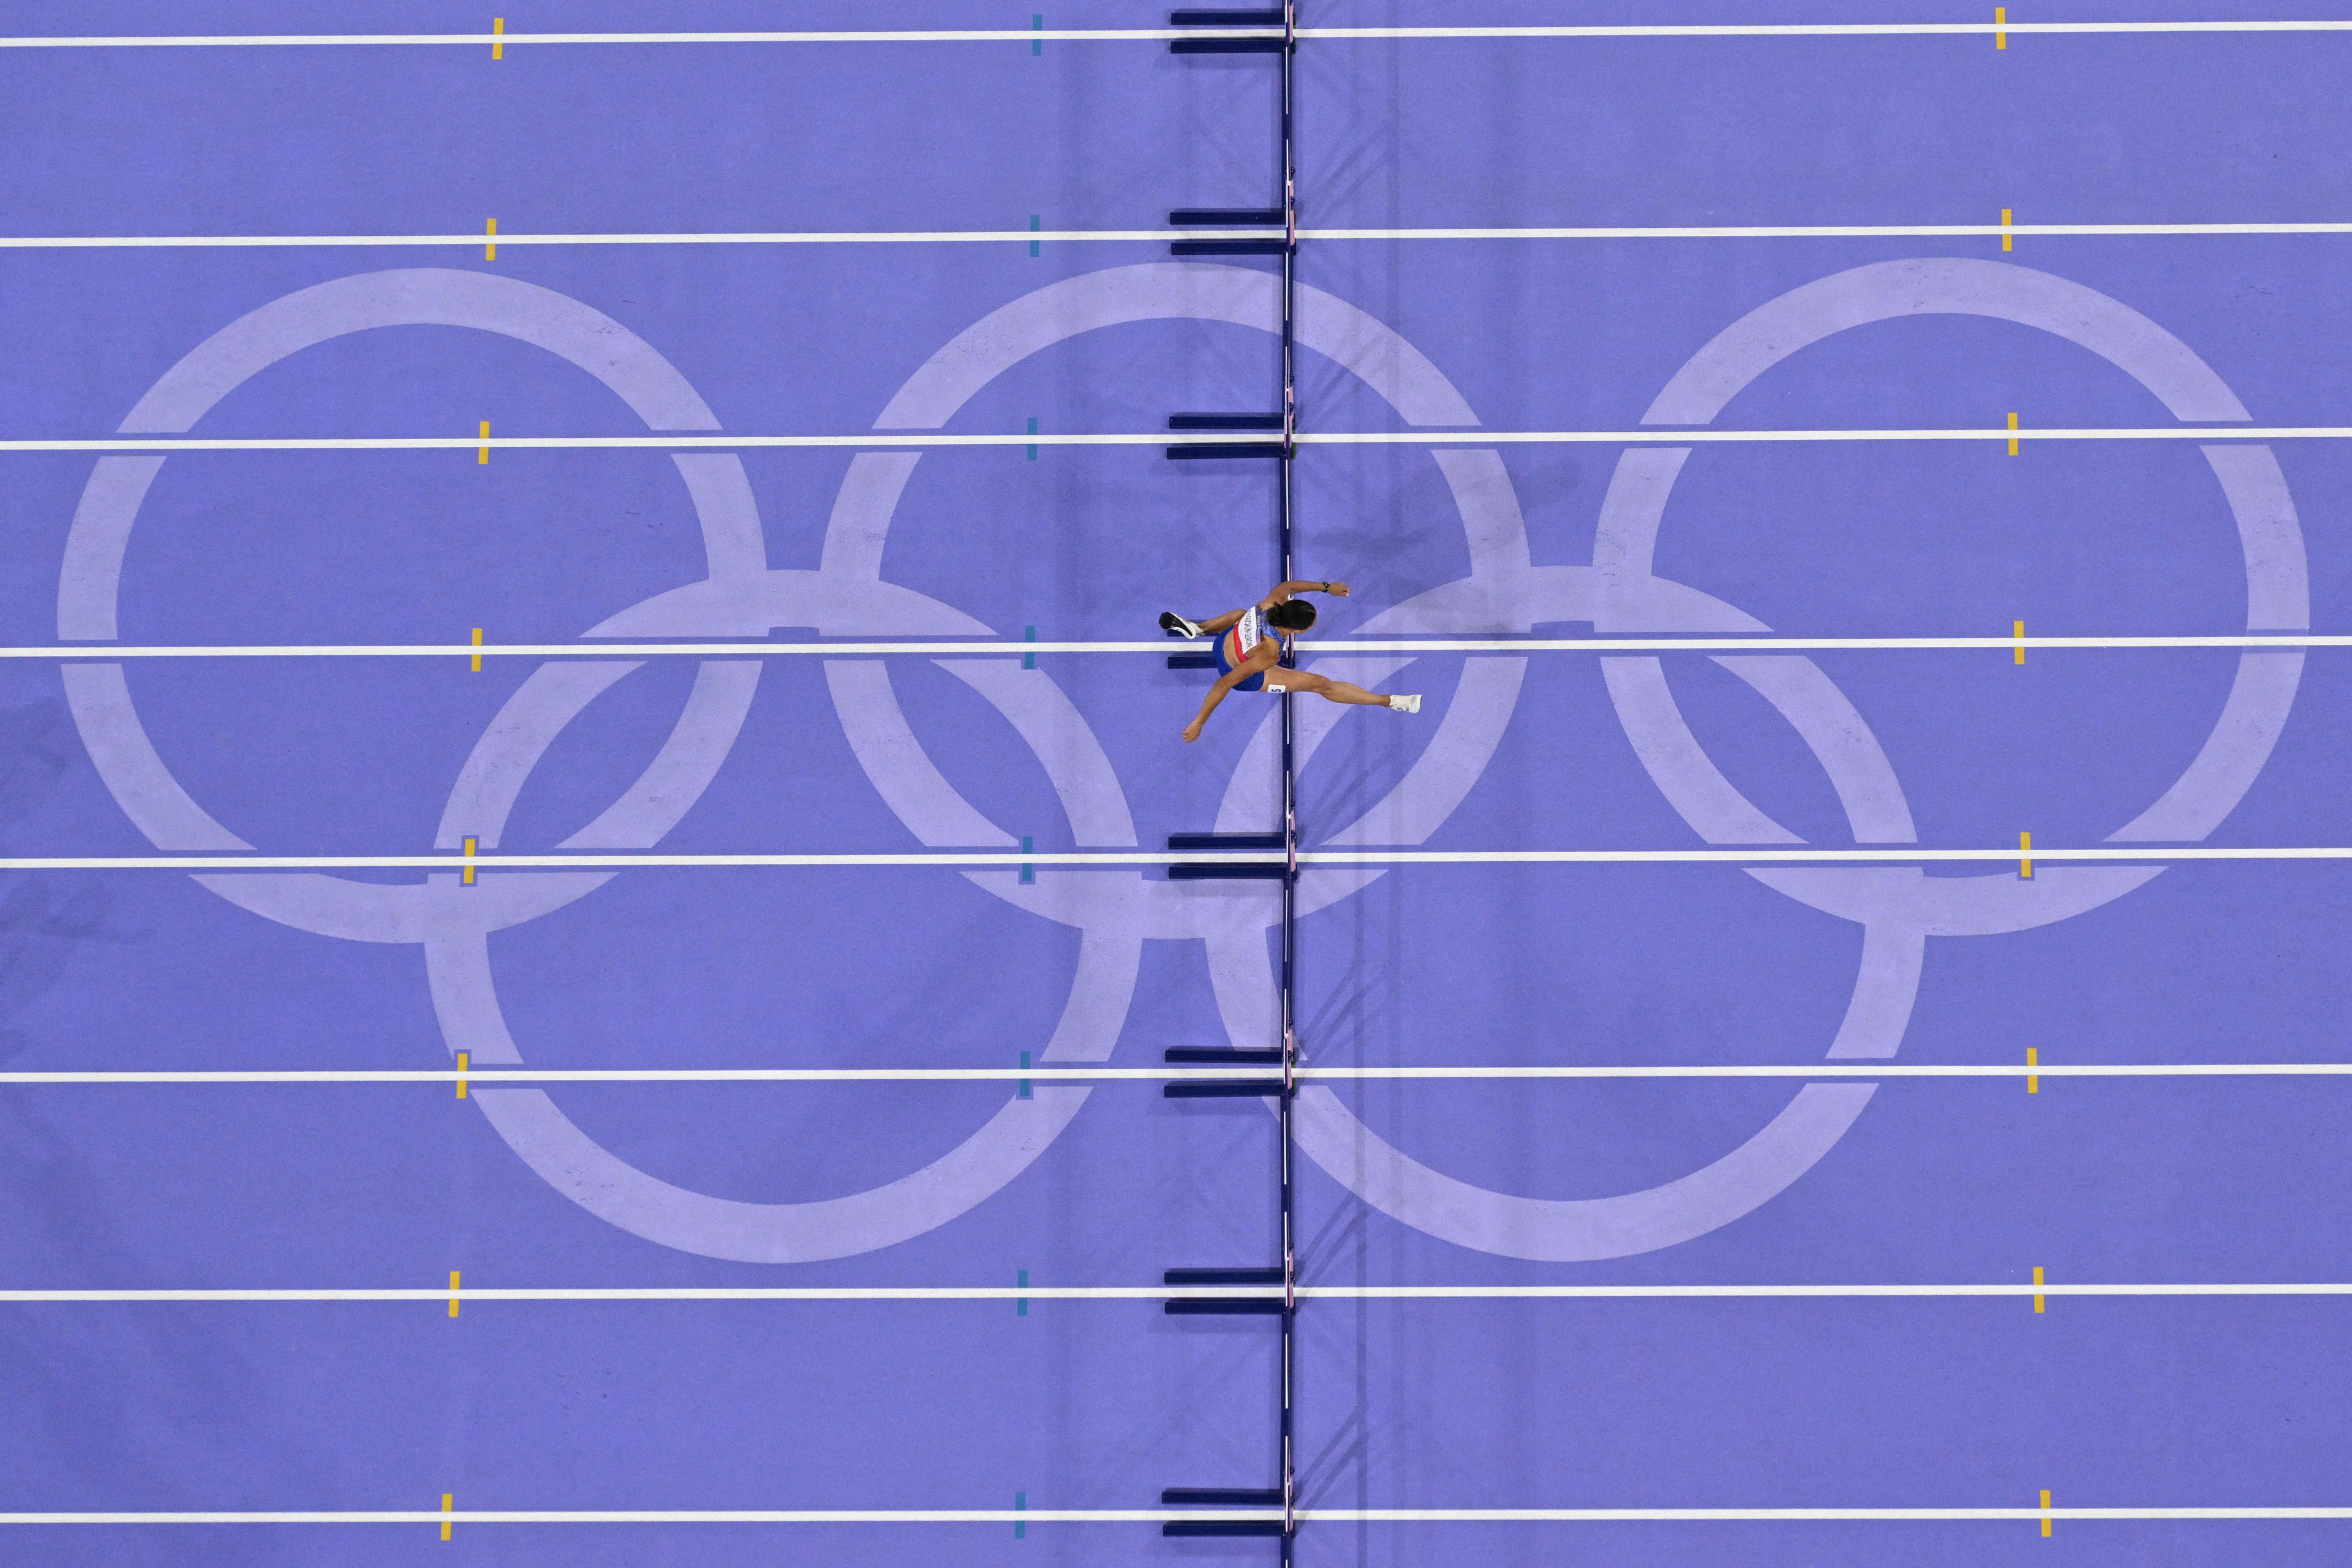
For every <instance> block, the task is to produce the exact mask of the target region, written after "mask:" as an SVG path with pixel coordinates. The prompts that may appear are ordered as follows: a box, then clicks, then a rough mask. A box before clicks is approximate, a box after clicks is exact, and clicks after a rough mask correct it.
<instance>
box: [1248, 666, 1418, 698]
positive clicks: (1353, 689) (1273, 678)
mask: <svg viewBox="0 0 2352 1568" xmlns="http://www.w3.org/2000/svg"><path fill="white" fill-rule="evenodd" d="M1265 679H1266V680H1267V682H1268V683H1269V684H1270V685H1275V686H1279V687H1282V688H1284V689H1287V690H1291V691H1312V692H1314V693H1315V694H1316V695H1317V696H1318V697H1328V698H1329V699H1330V700H1332V701H1334V702H1351V703H1356V704H1359V705H1360V706H1364V707H1370V708H1385V707H1387V706H1388V705H1389V700H1388V699H1387V698H1385V697H1383V696H1381V694H1380V693H1379V692H1377V691H1367V690H1365V689H1363V688H1362V687H1360V686H1359V685H1357V684H1356V683H1355V682H1354V681H1352V680H1334V679H1331V678H1330V677H1329V676H1328V675H1317V674H1315V673H1314V672H1313V671H1312V670H1306V669H1269V670H1267V671H1266V672H1265Z"/></svg>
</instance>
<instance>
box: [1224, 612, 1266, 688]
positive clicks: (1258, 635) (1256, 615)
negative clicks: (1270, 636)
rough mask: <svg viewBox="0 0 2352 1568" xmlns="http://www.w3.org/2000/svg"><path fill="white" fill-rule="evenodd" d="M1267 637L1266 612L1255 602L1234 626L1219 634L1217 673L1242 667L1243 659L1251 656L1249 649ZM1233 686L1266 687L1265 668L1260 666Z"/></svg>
mask: <svg viewBox="0 0 2352 1568" xmlns="http://www.w3.org/2000/svg"><path fill="white" fill-rule="evenodd" d="M1265 637H1266V628H1265V612H1263V611H1262V610H1260V609H1259V608H1258V606H1257V605H1251V606H1250V607H1249V608H1248V609H1246V610H1244V611H1243V612H1242V618H1241V619H1240V620H1238V621H1235V622H1234V625H1233V627H1232V629H1231V630H1229V631H1227V632H1226V633H1225V634H1224V635H1223V636H1222V637H1219V638H1217V673H1218V674H1219V675H1231V674H1232V673H1233V672H1234V670H1235V669H1237V668H1240V667H1241V662H1242V660H1244V659H1245V658H1248V657H1249V656H1250V650H1251V649H1253V648H1255V647H1257V645H1258V644H1260V643H1262V642H1264V641H1265ZM1234 690H1235V691H1263V690H1265V671H1264V670H1262V669H1261V670H1259V671H1258V672H1257V673H1255V675H1252V676H1251V677H1250V678H1249V679H1247V680H1238V681H1235V682H1234Z"/></svg>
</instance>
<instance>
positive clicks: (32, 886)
mask: <svg viewBox="0 0 2352 1568" xmlns="http://www.w3.org/2000/svg"><path fill="white" fill-rule="evenodd" d="M79 745H80V742H79V739H78V738H77V737H76V735H75V733H74V728H73V721H72V720H71V718H70V717H68V714H67V712H66V705H65V702H64V701H63V700H62V699H59V698H54V697H52V698H48V699H46V700H38V701H35V702H30V703H26V705H24V706H23V707H19V708H8V709H0V842H5V837H6V835H7V834H8V832H9V830H10V829H12V828H15V827H16V826H17V825H19V824H20V823H22V822H23V821H24V820H25V819H26V817H28V816H31V815H32V814H33V813H34V812H35V811H36V810H37V809H38V808H39V807H40V805H42V804H43V803H44V802H45V801H46V800H47V798H48V796H49V795H50V794H51V792H52V791H54V790H55V789H56V787H57V784H58V780H59V779H60V778H62V777H63V776H64V774H65V773H66V770H67V769H68V767H70V766H71V765H72V763H73V761H74V759H75V756H76V755H77V753H78V752H79ZM112 912H113V899H112V896H111V894H110V892H109V891H108V889H107V885H106V883H105V881H104V880H103V879H100V878H97V877H94V876H92V875H91V874H90V873H89V872H86V871H17V872H5V873H0V1061H5V1060H7V1059H8V1058H12V1057H16V1056H18V1055H20V1054H22V1053H23V1051H24V1050H25V1048H26V1046H28V1045H30V1044H31V1037H29V1036H28V1035H26V1032H25V1031H24V1030H22V1029H17V1028H13V1027H10V1025H11V1024H12V1022H13V1021H14V1020H15V1019H16V1017H17V1016H20V1015H21V1014H22V1013H23V1012H24V1011H25V1009H26V1007H28V1006H30V1005H32V1004H33V1003H34V1002H36V1001H37V1000H38V999H39V998H40V997H41V995H42V994H44V993H46V992H47V991H48V990H49V989H50V987H52V986H54V985H55V984H57V983H58V977H59V976H60V975H62V974H63V973H65V970H66V966H67V964H68V963H71V962H72V959H73V955H74V953H75V952H76V951H77V950H78V949H79V947H80V946H81V944H82V943H84V942H127V941H131V940H134V938H133V936H132V935H131V933H129V932H126V931H120V930H118V929H116V928H115V927H114V925H113V923H112V921H111V918H110V917H111V915H112Z"/></svg>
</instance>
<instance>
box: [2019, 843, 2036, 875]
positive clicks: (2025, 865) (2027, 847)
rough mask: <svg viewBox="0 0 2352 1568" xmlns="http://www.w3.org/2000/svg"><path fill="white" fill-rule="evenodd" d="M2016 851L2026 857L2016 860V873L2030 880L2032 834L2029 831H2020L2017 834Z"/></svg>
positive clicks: (2031, 871)
mask: <svg viewBox="0 0 2352 1568" xmlns="http://www.w3.org/2000/svg"><path fill="white" fill-rule="evenodd" d="M2017 852H2018V853H2019V854H2020V855H2021V856H2024V857H2026V858H2024V859H2021V860H2020V861H2018V863H2017V874H2018V875H2019V876H2021V877H2023V878H2026V879H2028V880H2031V879H2032V876H2033V860H2032V855H2033V835H2032V834H2031V833H2021V834H2019V835H2018V836H2017Z"/></svg>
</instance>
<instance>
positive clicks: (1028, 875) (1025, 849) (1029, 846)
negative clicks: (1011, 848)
mask: <svg viewBox="0 0 2352 1568" xmlns="http://www.w3.org/2000/svg"><path fill="white" fill-rule="evenodd" d="M1036 848H1037V846H1036V842H1035V840H1034V839H1030V838H1025V837H1024V838H1023V839H1022V840H1021V853H1023V854H1024V855H1031V854H1034V853H1035V852H1036ZM1036 879H1037V868H1036V867H1034V866H1032V865H1030V864H1028V863H1027V862H1025V861H1024V862H1023V863H1022V867H1021V885H1022V886H1023V887H1024V888H1025V887H1027V886H1029V885H1030V884H1031V883H1033V882H1034V881H1036Z"/></svg>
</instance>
